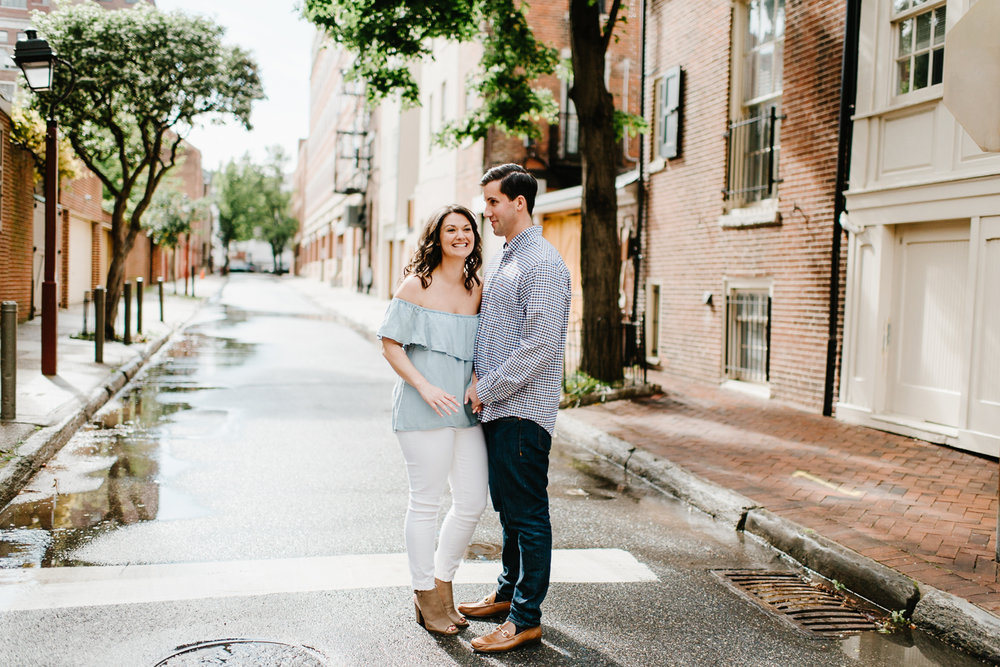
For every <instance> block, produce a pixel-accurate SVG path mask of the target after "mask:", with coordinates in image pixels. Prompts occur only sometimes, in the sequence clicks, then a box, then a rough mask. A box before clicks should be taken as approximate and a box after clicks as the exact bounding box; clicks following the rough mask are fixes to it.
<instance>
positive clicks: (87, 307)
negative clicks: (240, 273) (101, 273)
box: [83, 290, 90, 336]
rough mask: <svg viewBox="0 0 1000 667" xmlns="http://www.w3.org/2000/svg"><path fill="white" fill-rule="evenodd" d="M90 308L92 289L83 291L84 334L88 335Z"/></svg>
mask: <svg viewBox="0 0 1000 667" xmlns="http://www.w3.org/2000/svg"><path fill="white" fill-rule="evenodd" d="M89 310H90V290H87V291H86V292H84V293H83V335H84V336H86V335H87V311H89Z"/></svg>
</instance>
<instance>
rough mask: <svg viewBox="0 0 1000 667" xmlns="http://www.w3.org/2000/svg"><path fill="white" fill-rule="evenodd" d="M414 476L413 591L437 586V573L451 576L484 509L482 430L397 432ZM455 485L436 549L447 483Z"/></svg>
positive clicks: (408, 528)
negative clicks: (435, 537) (440, 511)
mask: <svg viewBox="0 0 1000 667" xmlns="http://www.w3.org/2000/svg"><path fill="white" fill-rule="evenodd" d="M396 437H397V438H398V439H399V446H400V448H401V449H402V450H403V459H405V460H406V474H407V477H409V480H410V502H409V505H408V507H407V508H406V523H405V527H404V536H405V538H406V553H407V554H408V556H409V562H410V578H411V579H412V582H413V588H414V590H419V591H426V590H430V589H432V588H434V578H435V577H437V578H438V579H440V580H441V581H451V580H452V579H453V578H454V576H455V571H456V570H458V566H459V564H460V563H461V562H462V558H463V557H464V556H465V551H466V549H468V546H469V540H471V539H472V533H473V532H474V531H475V530H476V524H477V523H479V516H480V515H481V514H482V513H483V510H484V509H485V508H486V496H487V493H488V486H489V480H488V472H487V468H486V441H485V440H484V438H483V429H482V427H481V426H479V425H476V426H472V427H469V428H439V429H434V430H433V431H397V432H396ZM446 484H450V485H451V496H452V504H451V509H450V510H449V511H448V515H447V516H446V517H445V518H444V523H443V524H442V526H441V535H440V538H439V539H438V547H437V552H435V551H434V534H435V533H436V532H437V518H438V511H439V510H440V508H441V500H442V496H443V495H444V491H445V485H446Z"/></svg>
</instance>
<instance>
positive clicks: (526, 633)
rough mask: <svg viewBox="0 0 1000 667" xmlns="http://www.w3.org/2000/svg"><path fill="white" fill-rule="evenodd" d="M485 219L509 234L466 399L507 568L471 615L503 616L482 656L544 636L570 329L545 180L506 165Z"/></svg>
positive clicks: (491, 178) (488, 291) (489, 277)
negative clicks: (541, 200)
mask: <svg viewBox="0 0 1000 667" xmlns="http://www.w3.org/2000/svg"><path fill="white" fill-rule="evenodd" d="M480 185H482V186H483V197H484V199H485V200H486V210H485V212H484V216H485V218H486V219H487V220H489V221H490V224H491V225H492V226H493V233H494V234H496V235H497V236H503V237H504V238H505V239H506V241H507V242H506V243H505V244H504V247H503V252H502V253H501V254H500V255H499V256H498V257H496V258H494V260H493V261H492V262H491V264H490V267H489V268H488V269H487V270H486V275H485V278H486V280H485V283H484V287H483V300H482V306H481V307H480V313H479V318H480V319H479V333H478V336H477V337H476V346H475V353H474V362H473V363H474V366H475V370H476V376H475V379H474V381H473V384H472V386H470V387H469V390H468V391H467V392H466V396H465V398H466V401H468V402H471V403H472V405H473V408H474V409H475V410H477V411H478V412H479V416H480V420H481V421H482V422H483V431H484V433H485V436H486V451H487V460H488V463H489V484H490V496H491V497H492V499H493V507H494V509H495V510H496V511H497V512H499V514H500V525H501V527H502V529H503V555H502V565H503V571H502V572H501V574H500V576H499V578H498V579H497V584H498V585H497V588H496V590H495V591H494V592H492V593H490V594H489V595H487V596H486V597H485V598H483V600H481V601H480V602H475V603H469V604H464V605H460V606H459V608H458V609H459V611H460V612H461V613H462V614H465V615H466V616H471V617H475V618H483V617H489V616H499V615H506V617H507V619H506V621H505V622H504V623H503V624H502V625H500V626H498V627H497V629H496V630H494V631H493V632H491V633H489V634H487V635H484V636H482V637H477V638H475V639H473V640H472V647H473V648H474V649H475V650H477V651H482V652H499V651H508V650H510V649H512V648H515V647H517V646H521V645H523V644H526V643H530V642H536V641H539V640H540V639H541V637H542V629H541V609H540V605H541V603H542V600H543V599H544V598H545V593H546V592H547V591H548V587H549V570H550V568H551V562H552V526H551V524H550V521H549V498H548V492H547V490H546V487H547V485H548V469H549V449H550V447H551V444H552V431H553V430H554V429H555V424H556V412H557V410H558V409H559V398H560V395H561V393H562V370H563V350H564V348H565V346H566V327H567V324H568V322H569V308H570V296H571V287H570V276H569V271H568V270H567V269H566V264H565V263H563V260H562V258H561V257H560V256H559V253H558V252H557V251H556V249H555V248H554V247H552V244H551V243H549V242H548V241H546V240H545V239H544V238H542V228H541V227H538V226H535V225H534V224H533V222H532V219H531V211H532V209H533V208H534V205H535V195H536V194H537V192H538V183H537V182H536V181H535V178H534V177H533V176H532V175H531V174H529V173H528V172H527V171H526V170H525V169H524V168H523V167H521V166H520V165H516V164H505V165H501V166H499V167H494V168H493V169H490V170H489V171H487V172H486V174H485V175H484V176H483V178H482V180H481V181H480Z"/></svg>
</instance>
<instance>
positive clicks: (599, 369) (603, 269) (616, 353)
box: [570, 0, 623, 382]
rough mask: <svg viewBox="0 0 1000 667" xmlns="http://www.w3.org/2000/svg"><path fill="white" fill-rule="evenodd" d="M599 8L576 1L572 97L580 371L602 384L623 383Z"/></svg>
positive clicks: (610, 121)
mask: <svg viewBox="0 0 1000 667" xmlns="http://www.w3.org/2000/svg"><path fill="white" fill-rule="evenodd" d="M598 5H599V3H595V2H593V1H592V0H571V2H570V35H571V40H572V47H573V88H572V90H571V91H570V96H571V97H572V98H573V102H574V104H575V105H576V113H577V116H578V117H579V119H580V155H581V158H582V163H583V198H582V206H581V211H580V257H581V262H580V276H581V281H582V287H583V332H582V333H583V339H582V347H583V354H582V358H581V370H583V372H585V373H587V374H588V375H590V376H592V377H594V378H596V379H598V380H601V381H603V382H616V381H618V380H621V379H622V377H623V373H622V360H623V346H622V345H623V343H622V326H621V312H620V310H619V308H618V296H619V294H618V292H619V287H618V276H619V272H620V269H621V266H620V265H621V252H620V249H619V239H618V199H617V197H618V195H617V192H616V191H615V176H616V169H615V167H616V165H617V164H618V163H619V155H618V142H617V141H616V139H615V125H614V100H613V98H612V96H611V93H609V92H608V90H607V88H606V87H605V85H604V55H605V48H604V42H603V39H602V35H601V15H600V7H599V6H598Z"/></svg>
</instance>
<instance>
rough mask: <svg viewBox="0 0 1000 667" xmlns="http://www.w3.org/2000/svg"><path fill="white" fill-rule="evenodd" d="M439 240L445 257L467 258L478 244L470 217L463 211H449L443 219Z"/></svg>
mask: <svg viewBox="0 0 1000 667" xmlns="http://www.w3.org/2000/svg"><path fill="white" fill-rule="evenodd" d="M439 240H440V243H441V254H442V256H443V257H454V258H457V259H461V260H465V258H466V257H468V256H469V254H470V253H471V252H472V250H473V248H474V246H475V244H476V235H475V232H474V231H473V229H472V223H471V222H469V219H468V218H466V217H465V216H464V215H462V214H461V213H449V214H448V215H446V216H445V217H444V220H442V221H441V231H440V232H439Z"/></svg>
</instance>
